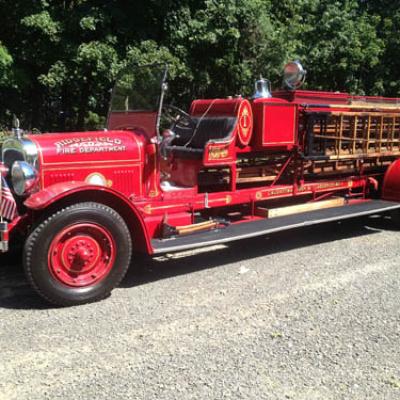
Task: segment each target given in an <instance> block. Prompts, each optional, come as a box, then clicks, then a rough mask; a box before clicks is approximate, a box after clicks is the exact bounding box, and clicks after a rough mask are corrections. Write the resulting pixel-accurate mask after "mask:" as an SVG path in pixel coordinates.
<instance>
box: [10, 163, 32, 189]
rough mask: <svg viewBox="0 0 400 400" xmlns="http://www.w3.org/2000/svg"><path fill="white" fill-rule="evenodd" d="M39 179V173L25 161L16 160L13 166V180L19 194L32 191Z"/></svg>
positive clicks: (14, 187)
mask: <svg viewBox="0 0 400 400" xmlns="http://www.w3.org/2000/svg"><path fill="white" fill-rule="evenodd" d="M38 181H39V174H38V173H37V171H36V169H35V168H33V167H32V165H30V164H28V163H27V162H25V161H15V162H14V164H13V165H12V168H11V182H12V185H13V189H14V192H15V193H16V194H17V195H18V196H23V195H24V194H30V193H32V192H33V191H34V190H35V189H36V188H37V184H38Z"/></svg>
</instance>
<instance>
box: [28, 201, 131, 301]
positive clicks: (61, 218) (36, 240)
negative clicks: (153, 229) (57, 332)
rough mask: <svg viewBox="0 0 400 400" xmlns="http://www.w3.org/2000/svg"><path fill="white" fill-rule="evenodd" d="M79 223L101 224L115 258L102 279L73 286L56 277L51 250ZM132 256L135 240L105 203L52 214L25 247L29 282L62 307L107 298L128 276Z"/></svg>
mask: <svg viewBox="0 0 400 400" xmlns="http://www.w3.org/2000/svg"><path fill="white" fill-rule="evenodd" d="M79 224H95V225H96V226H99V227H100V229H104V230H105V231H106V232H108V233H109V235H110V237H112V240H113V241H114V243H115V249H114V254H115V257H113V261H110V262H109V268H110V269H109V270H107V272H105V275H104V277H103V278H102V279H101V280H100V281H99V282H94V283H93V284H88V285H86V286H84V287H74V286H69V285H67V284H65V283H64V282H62V281H59V280H58V279H56V278H55V277H54V274H52V272H51V268H50V263H51V261H50V260H49V258H50V257H51V256H50V255H49V251H50V249H51V246H52V243H54V241H56V240H57V239H56V238H57V237H58V236H57V235H59V233H60V232H63V231H64V230H65V229H66V227H69V226H71V227H74V226H79ZM72 236H73V235H72ZM55 253H56V252H55ZM131 255H132V240H131V236H130V233H129V229H128V227H127V226H126V223H125V221H124V220H123V219H122V217H121V216H120V215H119V214H118V213H117V212H116V211H115V210H113V209H112V208H110V207H107V206H105V205H103V204H99V203H79V204H75V205H72V206H70V207H66V208H64V209H62V210H60V211H58V212H57V213H55V214H53V215H51V216H50V217H48V218H47V219H45V220H44V221H43V222H42V223H41V224H40V225H38V226H37V227H36V229H34V230H33V232H32V233H31V234H30V235H29V237H28V239H27V241H26V243H25V246H24V253H23V264H24V269H25V273H26V276H27V279H28V281H29V282H30V284H31V285H32V287H33V288H34V289H35V290H36V291H37V293H38V294H39V295H40V296H42V297H43V298H44V299H45V300H47V301H48V302H50V303H52V304H55V305H58V306H74V305H79V304H85V303H91V302H94V301H98V300H102V299H104V298H105V297H107V296H108V295H109V294H110V293H111V291H112V290H113V289H114V288H115V287H116V286H118V285H119V284H120V282H121V280H122V279H123V278H124V276H125V274H126V272H127V270H128V267H129V264H130V261H131ZM98 259H99V258H96V260H98Z"/></svg>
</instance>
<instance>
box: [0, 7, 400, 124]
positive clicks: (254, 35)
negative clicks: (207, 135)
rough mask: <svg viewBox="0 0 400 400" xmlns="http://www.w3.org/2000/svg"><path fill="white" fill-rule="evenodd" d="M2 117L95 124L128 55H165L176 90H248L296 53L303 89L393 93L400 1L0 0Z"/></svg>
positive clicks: (140, 59)
mask: <svg viewBox="0 0 400 400" xmlns="http://www.w3.org/2000/svg"><path fill="white" fill-rule="evenodd" d="M0 10H1V12H2V15H3V19H2V24H1V25H0V93H1V96H0V127H1V126H7V125H9V124H10V120H11V115H12V114H13V113H15V114H17V115H18V116H19V117H20V118H21V119H22V122H23V125H24V127H35V128H39V129H41V130H45V131H47V130H54V129H68V130H70V129H90V128H95V127H99V126H101V125H102V124H103V123H104V117H105V115H106V112H107V106H108V100H109V91H110V88H111V86H112V83H113V81H114V79H115V77H116V76H117V74H118V71H119V70H120V69H121V68H122V67H123V66H124V65H126V64H127V63H128V62H135V63H138V64H147V63H153V62H160V61H162V62H168V63H169V64H170V66H171V67H170V71H171V79H172V82H171V84H170V87H171V91H172V93H171V95H172V96H173V98H174V101H175V103H176V104H177V105H181V106H183V107H184V106H187V105H188V104H189V102H190V100H191V99H193V98H195V97H209V96H212V97H216V96H225V95H231V94H238V93H242V94H250V93H251V92H252V90H253V87H252V82H253V81H254V79H255V78H257V77H258V76H259V75H260V74H262V75H263V76H265V77H268V78H269V79H271V81H272V82H273V84H274V86H275V87H279V85H280V84H281V82H280V79H281V71H282V67H283V65H284V64H285V63H286V62H288V61H290V60H293V59H300V60H301V61H302V62H303V64H304V65H305V66H306V68H307V70H308V79H307V87H308V88H310V89H311V88H312V89H321V90H340V91H350V92H352V93H357V94H366V93H368V94H375V95H390V96H397V95H398V93H399V90H400V79H399V78H400V77H399V74H400V57H399V51H400V37H399V35H398V31H399V28H400V10H399V8H398V7H397V6H396V2H393V1H389V0H384V1H376V0H371V1H366V0H340V1H339V0H336V1H335V0H334V1H332V0H285V1H282V0H135V1H123V0H109V1H94V0H63V1H55V0H38V1H34V2H25V1H22V0H13V1H11V0H0Z"/></svg>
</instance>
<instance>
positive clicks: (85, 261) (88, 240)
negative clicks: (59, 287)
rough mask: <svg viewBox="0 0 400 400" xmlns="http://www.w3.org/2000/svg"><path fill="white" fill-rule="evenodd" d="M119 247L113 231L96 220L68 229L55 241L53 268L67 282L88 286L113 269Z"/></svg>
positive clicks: (65, 283) (51, 252) (52, 253)
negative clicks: (117, 247) (96, 222)
mask: <svg viewBox="0 0 400 400" xmlns="http://www.w3.org/2000/svg"><path fill="white" fill-rule="evenodd" d="M115 254H116V246H115V242H114V239H113V237H112V236H111V234H110V232H109V231H108V230H107V229H105V228H104V227H102V226H99V225H97V224H93V223H82V224H76V225H72V226H68V227H66V228H64V229H63V230H62V231H61V232H60V233H59V234H58V235H57V236H56V237H55V238H54V239H53V241H52V242H51V244H50V249H49V260H48V265H49V270H50V273H51V275H52V276H53V278H55V279H56V280H57V281H59V282H61V283H62V284H64V285H67V286H72V287H87V286H91V285H93V284H95V283H97V282H100V281H101V280H103V279H104V278H105V277H106V276H107V275H108V273H109V272H110V271H111V269H112V267H113V265H114V261H115Z"/></svg>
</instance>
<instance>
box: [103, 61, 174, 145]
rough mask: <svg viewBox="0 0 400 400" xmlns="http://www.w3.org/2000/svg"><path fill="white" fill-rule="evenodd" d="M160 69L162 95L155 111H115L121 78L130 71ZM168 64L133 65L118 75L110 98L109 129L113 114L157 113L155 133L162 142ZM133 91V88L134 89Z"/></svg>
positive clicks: (141, 109) (143, 109) (160, 94)
mask: <svg viewBox="0 0 400 400" xmlns="http://www.w3.org/2000/svg"><path fill="white" fill-rule="evenodd" d="M157 67H160V70H161V71H160V72H161V74H160V75H161V80H160V83H159V89H160V93H159V96H158V98H157V102H156V104H155V106H154V109H151V110H150V109H145V108H138V109H132V110H116V109H115V110H114V109H113V105H114V100H115V98H116V96H117V90H118V82H119V80H120V79H121V77H122V76H123V75H124V74H126V73H128V72H129V71H130V70H132V71H134V70H135V69H146V68H147V69H150V68H157ZM168 69H169V68H168V64H166V63H152V64H145V65H139V64H131V65H128V66H126V67H125V68H123V69H122V70H121V71H120V73H119V74H118V77H117V78H116V79H115V81H114V87H113V89H112V91H111V98H110V105H109V109H108V116H107V127H108V126H110V119H111V115H112V114H113V113H124V112H125V113H127V114H128V113H138V114H139V113H150V112H154V113H157V116H156V126H155V131H156V134H157V138H158V140H160V138H161V134H160V123H161V115H162V109H163V105H164V99H165V94H166V92H167V90H168V83H167V79H168ZM132 89H133V87H132Z"/></svg>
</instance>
